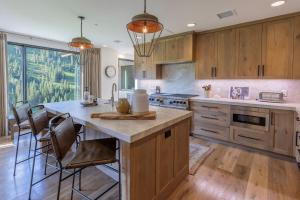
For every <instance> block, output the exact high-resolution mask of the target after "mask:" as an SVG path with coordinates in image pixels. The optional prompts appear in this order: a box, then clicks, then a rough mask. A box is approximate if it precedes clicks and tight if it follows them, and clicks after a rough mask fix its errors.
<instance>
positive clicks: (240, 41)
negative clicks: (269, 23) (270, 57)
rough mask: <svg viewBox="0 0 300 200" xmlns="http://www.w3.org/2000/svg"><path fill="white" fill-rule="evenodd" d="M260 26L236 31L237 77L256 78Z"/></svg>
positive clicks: (258, 61) (259, 54)
mask: <svg viewBox="0 0 300 200" xmlns="http://www.w3.org/2000/svg"><path fill="white" fill-rule="evenodd" d="M261 42H262V24H256V25H251V26H247V27H242V28H239V29H237V45H238V47H237V77H238V78H258V77H259V75H260V74H259V73H260V72H259V67H260V65H261V53H262V45H261Z"/></svg>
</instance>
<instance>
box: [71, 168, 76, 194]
mask: <svg viewBox="0 0 300 200" xmlns="http://www.w3.org/2000/svg"><path fill="white" fill-rule="evenodd" d="M75 171H76V169H74V171H73V173H74V174H73V177H72V178H73V180H72V191H71V200H73V193H74V191H73V189H74V183H75Z"/></svg>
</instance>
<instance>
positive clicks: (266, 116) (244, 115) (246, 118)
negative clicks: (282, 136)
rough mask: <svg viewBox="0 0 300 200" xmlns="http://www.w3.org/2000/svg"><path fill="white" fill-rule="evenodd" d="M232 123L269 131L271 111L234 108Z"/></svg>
mask: <svg viewBox="0 0 300 200" xmlns="http://www.w3.org/2000/svg"><path fill="white" fill-rule="evenodd" d="M231 125H234V126H239V127H244V128H252V129H255V130H263V131H269V129H270V113H269V112H255V111H248V110H232V113H231Z"/></svg>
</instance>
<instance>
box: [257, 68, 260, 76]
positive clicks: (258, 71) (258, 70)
mask: <svg viewBox="0 0 300 200" xmlns="http://www.w3.org/2000/svg"><path fill="white" fill-rule="evenodd" d="M259 75H260V65H257V76H258V77H259Z"/></svg>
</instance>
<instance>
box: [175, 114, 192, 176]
mask: <svg viewBox="0 0 300 200" xmlns="http://www.w3.org/2000/svg"><path fill="white" fill-rule="evenodd" d="M190 130H191V121H190V119H187V120H185V121H183V122H181V123H179V124H177V125H176V126H175V128H174V138H175V154H174V175H175V176H176V175H177V174H178V173H180V172H182V170H187V171H186V173H188V163H189V135H190Z"/></svg>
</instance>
